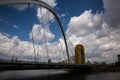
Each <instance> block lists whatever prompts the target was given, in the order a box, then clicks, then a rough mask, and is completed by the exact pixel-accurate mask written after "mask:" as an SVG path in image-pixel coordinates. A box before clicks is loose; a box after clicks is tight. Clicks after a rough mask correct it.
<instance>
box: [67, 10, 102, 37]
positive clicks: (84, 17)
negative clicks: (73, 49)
mask: <svg viewBox="0 0 120 80" xmlns="http://www.w3.org/2000/svg"><path fill="white" fill-rule="evenodd" d="M101 24H102V20H101V15H100V14H92V12H91V10H89V11H85V12H84V13H83V14H81V15H80V16H78V17H77V16H74V17H71V19H70V22H69V24H68V29H67V31H66V33H67V35H72V34H75V35H76V36H78V37H79V36H85V35H88V34H90V33H91V32H94V31H96V29H99V28H101Z"/></svg>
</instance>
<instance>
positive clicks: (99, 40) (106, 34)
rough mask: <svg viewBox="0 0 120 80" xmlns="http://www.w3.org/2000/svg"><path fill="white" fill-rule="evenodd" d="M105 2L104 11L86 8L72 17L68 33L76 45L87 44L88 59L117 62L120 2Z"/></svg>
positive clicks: (119, 40)
mask: <svg viewBox="0 0 120 80" xmlns="http://www.w3.org/2000/svg"><path fill="white" fill-rule="evenodd" d="M103 2H104V8H105V11H104V13H96V14H93V13H92V12H91V10H89V11H88V10H86V11H85V12H83V14H81V15H80V16H74V17H71V19H70V21H69V24H68V29H67V31H66V34H67V35H68V38H69V39H70V41H72V43H73V44H74V46H75V45H76V44H83V45H84V46H85V49H86V50H85V52H86V57H87V60H90V61H98V62H102V61H106V62H108V63H110V62H115V61H116V60H117V54H119V53H120V50H119V49H120V46H119V45H118V44H120V37H119V36H120V20H119V19H120V18H119V14H120V8H119V5H120V2H119V1H117V0H116V1H113V0H103ZM113 5H114V6H113ZM113 12H114V13H113Z"/></svg>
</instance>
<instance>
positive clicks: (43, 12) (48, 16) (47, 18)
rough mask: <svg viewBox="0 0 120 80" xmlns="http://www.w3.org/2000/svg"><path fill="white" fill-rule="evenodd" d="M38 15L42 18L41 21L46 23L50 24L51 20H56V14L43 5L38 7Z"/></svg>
mask: <svg viewBox="0 0 120 80" xmlns="http://www.w3.org/2000/svg"><path fill="white" fill-rule="evenodd" d="M37 17H38V19H39V20H40V22H41V23H43V24H44V25H48V24H49V22H53V21H54V15H53V14H52V13H51V12H50V11H48V10H47V9H45V8H43V7H41V8H40V7H38V8H37Z"/></svg>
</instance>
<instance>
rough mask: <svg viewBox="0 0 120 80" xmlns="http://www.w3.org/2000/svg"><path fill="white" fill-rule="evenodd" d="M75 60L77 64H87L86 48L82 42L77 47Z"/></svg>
mask: <svg viewBox="0 0 120 80" xmlns="http://www.w3.org/2000/svg"><path fill="white" fill-rule="evenodd" d="M75 62H76V64H86V59H85V49H84V46H83V45H82V44H78V45H76V47H75Z"/></svg>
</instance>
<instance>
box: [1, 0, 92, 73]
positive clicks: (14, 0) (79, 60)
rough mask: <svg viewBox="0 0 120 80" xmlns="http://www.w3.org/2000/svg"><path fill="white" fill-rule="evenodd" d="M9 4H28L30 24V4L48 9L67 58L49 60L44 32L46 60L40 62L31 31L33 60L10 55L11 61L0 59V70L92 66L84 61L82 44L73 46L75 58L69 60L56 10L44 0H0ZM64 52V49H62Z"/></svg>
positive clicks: (69, 68)
mask: <svg viewBox="0 0 120 80" xmlns="http://www.w3.org/2000/svg"><path fill="white" fill-rule="evenodd" d="M11 4H27V5H28V8H29V10H28V13H29V14H28V15H29V17H30V19H29V20H30V21H29V22H30V26H32V25H31V24H32V23H31V14H30V12H31V11H30V4H35V5H38V6H40V9H41V7H44V8H46V9H47V10H48V11H50V12H51V13H52V14H53V15H54V16H55V18H56V20H57V22H58V24H59V28H60V30H61V32H62V35H63V40H64V46H65V50H66V52H65V53H66V55H67V58H66V59H64V60H60V61H58V62H51V59H50V58H49V51H48V45H47V39H46V34H45V32H44V37H43V38H44V39H45V40H44V43H45V46H46V53H47V58H48V61H47V62H40V61H38V58H37V57H38V53H37V50H36V47H35V45H36V43H35V40H34V34H33V32H31V35H32V44H33V52H34V61H20V60H18V58H19V57H20V56H19V57H15V56H14V55H13V56H12V58H11V60H12V61H10V60H9V61H6V60H3V61H0V70H30V69H32V70H35V69H63V70H68V71H80V72H85V71H90V70H91V69H92V67H93V65H87V64H86V61H85V52H84V46H83V45H77V46H76V48H75V54H74V56H73V55H72V56H73V57H74V58H75V60H73V61H74V63H72V62H71V59H70V54H69V50H68V44H67V43H68V42H67V40H66V35H65V32H64V29H63V27H62V24H61V22H60V19H59V17H58V15H57V14H56V12H55V11H54V10H53V8H52V7H51V6H49V5H48V4H46V3H45V2H43V1H41V0H2V1H0V5H11ZM40 12H41V25H42V27H43V28H44V27H45V25H44V20H43V17H44V16H43V15H42V10H40ZM14 48H15V46H13V47H12V48H10V50H8V52H7V53H6V54H5V55H4V57H6V56H8V55H9V54H10V52H12V50H13V49H14ZM24 52H25V49H24V50H23V51H22V53H21V55H22V54H23V53H24ZM63 52H64V51H63Z"/></svg>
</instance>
